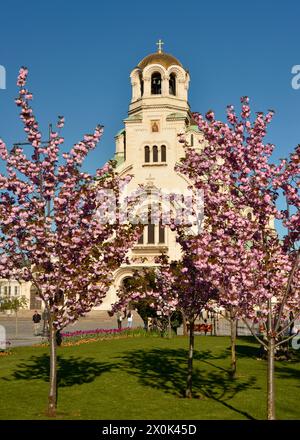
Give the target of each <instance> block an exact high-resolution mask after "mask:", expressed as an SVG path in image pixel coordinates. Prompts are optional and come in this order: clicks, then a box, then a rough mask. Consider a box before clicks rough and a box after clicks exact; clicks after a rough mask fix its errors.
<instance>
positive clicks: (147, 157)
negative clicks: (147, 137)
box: [145, 145, 150, 162]
mask: <svg viewBox="0 0 300 440" xmlns="http://www.w3.org/2000/svg"><path fill="white" fill-rule="evenodd" d="M145 162H150V148H149V147H148V145H146V147H145Z"/></svg>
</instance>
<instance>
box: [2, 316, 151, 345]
mask: <svg viewBox="0 0 300 440" xmlns="http://www.w3.org/2000/svg"><path fill="white" fill-rule="evenodd" d="M32 314H33V312H30V313H25V316H24V314H23V316H22V317H20V318H19V319H18V333H17V336H16V320H15V317H14V316H13V315H12V316H9V317H8V316H4V315H1V316H0V325H2V326H3V327H4V328H5V331H6V339H7V340H8V341H9V342H10V343H11V345H10V346H11V347H17V346H22V345H33V344H38V343H40V342H41V341H43V340H47V338H44V337H42V336H34V335H33V323H32ZM123 326H127V320H126V319H125V320H124V321H123ZM133 326H143V321H142V319H141V318H140V316H139V315H138V314H137V313H136V312H134V321H133ZM96 328H105V329H112V328H117V318H116V316H113V317H110V316H108V313H107V312H104V311H98V310H97V311H92V312H90V313H89V314H88V315H87V316H85V317H83V318H80V319H79V320H78V321H77V322H75V323H74V324H72V325H69V326H67V327H66V328H65V329H64V331H70V332H72V331H76V330H94V329H96ZM42 329H43V321H41V331H42Z"/></svg>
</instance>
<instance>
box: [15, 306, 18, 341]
mask: <svg viewBox="0 0 300 440" xmlns="http://www.w3.org/2000/svg"><path fill="white" fill-rule="evenodd" d="M15 314H16V336H18V312H17V311H16V312H15Z"/></svg>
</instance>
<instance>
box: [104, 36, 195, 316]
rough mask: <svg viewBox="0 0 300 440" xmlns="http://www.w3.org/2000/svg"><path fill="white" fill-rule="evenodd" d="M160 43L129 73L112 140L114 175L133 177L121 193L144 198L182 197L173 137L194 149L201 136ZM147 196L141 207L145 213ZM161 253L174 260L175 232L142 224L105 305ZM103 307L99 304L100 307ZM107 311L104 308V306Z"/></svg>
mask: <svg viewBox="0 0 300 440" xmlns="http://www.w3.org/2000/svg"><path fill="white" fill-rule="evenodd" d="M162 45H163V42H162V41H161V40H159V42H158V43H157V46H158V49H157V52H155V53H152V54H150V55H148V56H146V57H145V58H143V59H142V61H140V62H139V63H138V65H137V66H136V67H135V68H134V69H133V70H132V72H131V74H130V79H131V86H132V98H131V102H130V104H129V111H128V116H127V118H126V119H124V127H123V128H122V129H121V130H120V131H119V132H118V134H117V135H116V136H115V140H116V153H115V159H116V161H117V170H116V171H117V172H118V174H119V175H120V176H121V177H122V176H126V174H131V175H133V178H132V180H131V181H130V182H129V184H128V185H127V188H126V191H128V192H129V193H130V192H131V191H135V190H136V189H137V188H138V187H139V186H140V185H143V187H144V188H146V190H147V194H149V193H150V192H154V193H155V191H157V190H161V191H162V192H165V193H173V192H176V193H178V194H184V193H185V192H186V191H187V188H188V187H189V186H190V182H189V181H188V180H187V178H186V177H185V176H183V175H181V174H179V173H177V172H176V171H175V165H176V163H177V162H179V160H180V159H181V158H182V157H183V156H184V149H183V146H182V143H180V142H179V136H178V135H179V134H180V136H181V135H182V134H184V135H185V138H186V140H187V142H189V144H190V145H191V146H194V145H195V147H196V148H197V145H199V142H198V141H200V140H201V133H199V131H198V127H197V125H196V123H195V121H193V118H192V114H191V111H190V106H189V103H188V89H189V82H190V75H189V72H188V71H187V70H186V69H185V68H184V67H183V66H182V64H181V63H180V61H179V60H178V59H177V58H175V57H174V56H173V55H170V54H168V53H165V52H163V50H162ZM150 199H151V196H150V197H149V203H148V201H146V209H147V210H148V212H149V209H150V210H151V209H152V208H151V205H150V203H151V200H150ZM162 252H164V253H165V254H167V255H168V256H169V257H170V260H179V259H180V256H181V249H180V246H179V244H178V243H177V242H176V234H175V232H174V231H171V230H170V229H169V228H168V227H167V226H165V225H163V224H161V223H159V224H151V222H148V223H147V224H146V225H145V226H144V232H143V235H142V236H141V237H140V239H139V241H138V243H136V245H135V246H134V248H133V249H132V250H131V251H130V255H129V258H130V264H126V265H125V264H124V265H123V266H121V268H119V269H118V270H117V272H116V274H115V279H114V286H113V287H112V289H111V294H110V295H109V296H108V298H107V303H106V305H107V307H108V306H109V304H112V303H113V302H114V301H115V300H116V298H117V296H116V295H117V293H116V292H117V290H118V289H119V288H120V286H122V283H123V281H124V279H126V278H128V277H130V276H132V274H133V271H134V269H136V268H138V267H141V266H146V267H147V266H153V265H155V261H156V260H155V258H156V257H157V256H158V255H161V253H162ZM103 307H104V308H105V305H103ZM108 308H109V307H108Z"/></svg>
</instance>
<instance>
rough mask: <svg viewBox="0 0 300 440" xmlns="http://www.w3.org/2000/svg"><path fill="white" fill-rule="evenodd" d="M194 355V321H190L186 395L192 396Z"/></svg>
mask: <svg viewBox="0 0 300 440" xmlns="http://www.w3.org/2000/svg"><path fill="white" fill-rule="evenodd" d="M193 356H194V321H190V339H189V358H188V377H187V384H186V390H185V397H187V398H189V399H190V398H191V397H192V385H193Z"/></svg>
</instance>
